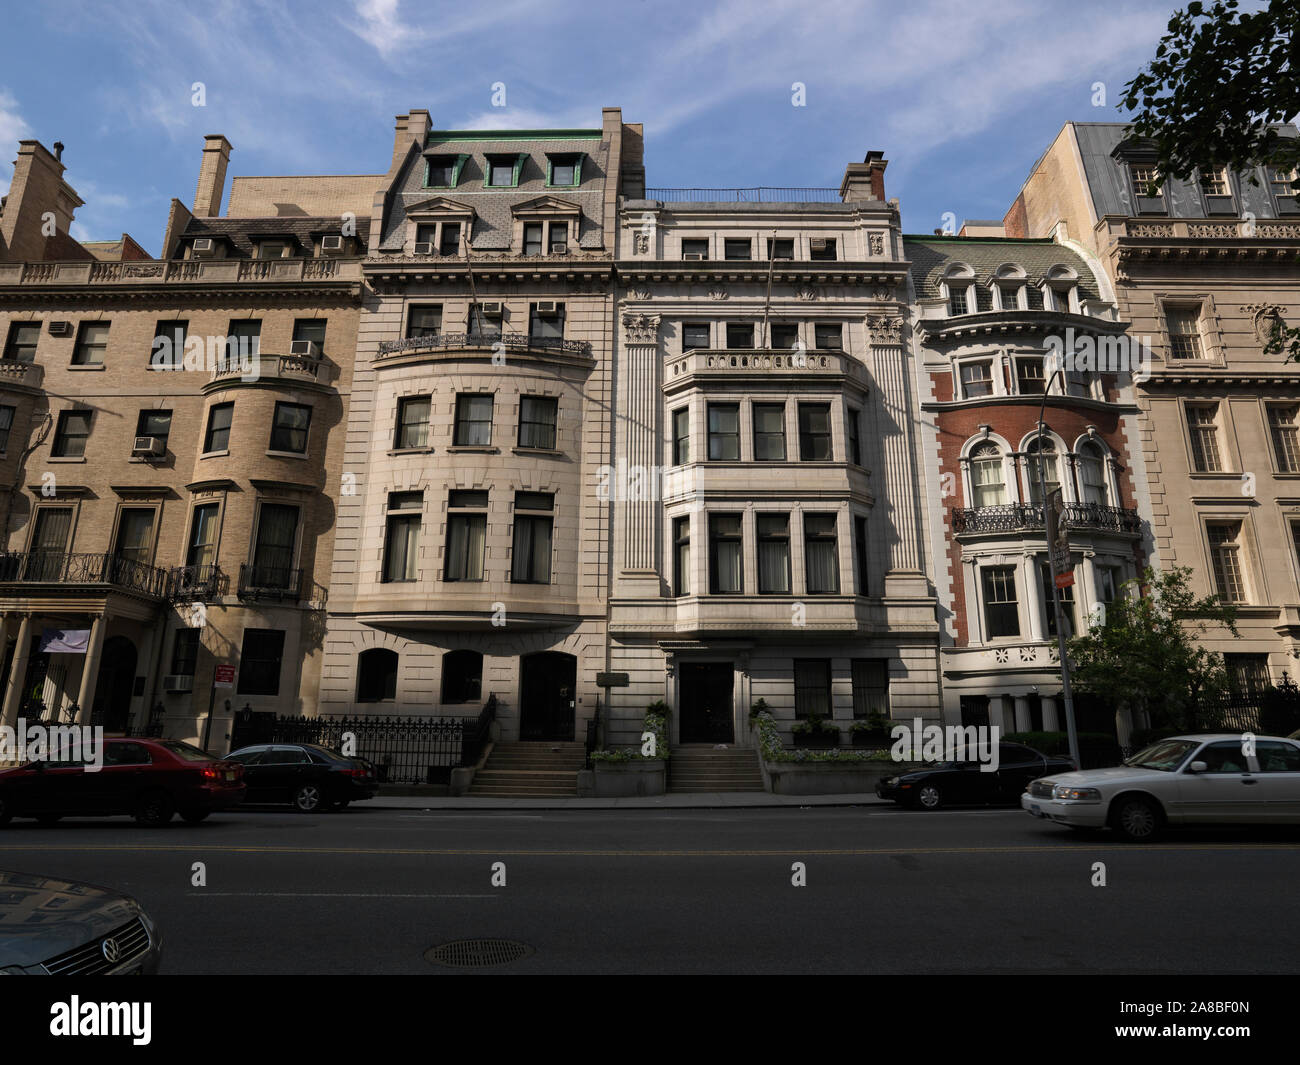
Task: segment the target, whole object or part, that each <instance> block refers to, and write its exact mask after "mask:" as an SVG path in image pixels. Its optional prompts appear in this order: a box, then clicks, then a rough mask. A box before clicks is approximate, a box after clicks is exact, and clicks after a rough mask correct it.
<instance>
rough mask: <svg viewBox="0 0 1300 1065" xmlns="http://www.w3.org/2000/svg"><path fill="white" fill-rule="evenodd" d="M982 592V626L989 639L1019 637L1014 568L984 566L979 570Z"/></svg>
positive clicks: (1018, 614) (1018, 613)
mask: <svg viewBox="0 0 1300 1065" xmlns="http://www.w3.org/2000/svg"><path fill="white" fill-rule="evenodd" d="M980 581H981V584H982V586H983V592H984V626H985V628H986V629H987V630H988V636H989V638H990V639H1000V638H1002V637H1006V636H1019V635H1020V611H1019V604H1018V603H1017V600H1016V569H1015V567H1014V566H985V567H984V568H983V569H982V570H980Z"/></svg>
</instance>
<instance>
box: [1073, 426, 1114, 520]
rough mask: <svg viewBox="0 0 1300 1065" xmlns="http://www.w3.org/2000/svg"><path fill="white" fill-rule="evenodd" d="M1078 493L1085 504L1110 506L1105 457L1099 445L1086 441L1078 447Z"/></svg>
mask: <svg viewBox="0 0 1300 1065" xmlns="http://www.w3.org/2000/svg"><path fill="white" fill-rule="evenodd" d="M1079 492H1080V495H1081V496H1082V498H1083V501H1084V502H1085V503H1096V504H1098V505H1099V506H1103V507H1105V506H1109V505H1110V491H1109V489H1108V488H1107V486H1106V455H1105V453H1104V452H1103V451H1102V449H1101V446H1100V445H1099V444H1096V443H1093V442H1092V441H1087V442H1085V443H1083V444H1080V445H1079Z"/></svg>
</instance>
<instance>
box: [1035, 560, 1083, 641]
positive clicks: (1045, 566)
mask: <svg viewBox="0 0 1300 1065" xmlns="http://www.w3.org/2000/svg"><path fill="white" fill-rule="evenodd" d="M1038 573H1039V580H1040V581H1041V583H1042V588H1043V596H1042V599H1043V625H1044V631H1045V632H1046V633H1047V635H1048V636H1051V637H1053V638H1055V637H1056V610H1055V609H1054V608H1053V606H1052V585H1053V584H1054V583H1055V582H1054V581H1053V580H1052V564H1051V563H1050V562H1040V563H1039V564H1038ZM1057 594H1058V595H1059V596H1060V597H1061V616H1062V617H1063V618H1064V619H1065V636H1066V639H1070V638H1072V637H1073V636H1074V635H1075V633H1076V632H1077V631H1078V624H1079V622H1078V619H1077V618H1076V617H1075V613H1074V586H1073V585H1071V586H1070V587H1068V588H1059V589H1057Z"/></svg>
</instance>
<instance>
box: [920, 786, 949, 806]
mask: <svg viewBox="0 0 1300 1065" xmlns="http://www.w3.org/2000/svg"><path fill="white" fill-rule="evenodd" d="M916 805H917V806H919V807H920V808H921V809H922V810H937V809H939V807H941V806H942V805H943V793H942V792H940V791H939V785H938V784H922V785H921V786H920V787H919V788H918V789H917V791H916Z"/></svg>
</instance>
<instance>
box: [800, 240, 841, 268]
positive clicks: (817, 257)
mask: <svg viewBox="0 0 1300 1065" xmlns="http://www.w3.org/2000/svg"><path fill="white" fill-rule="evenodd" d="M808 258H810V259H812V260H813V262H823V261H826V260H833V259H837V258H839V256H838V255H837V254H836V250H835V238H834V237H813V238H812V240H810V241H809V242H808Z"/></svg>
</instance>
